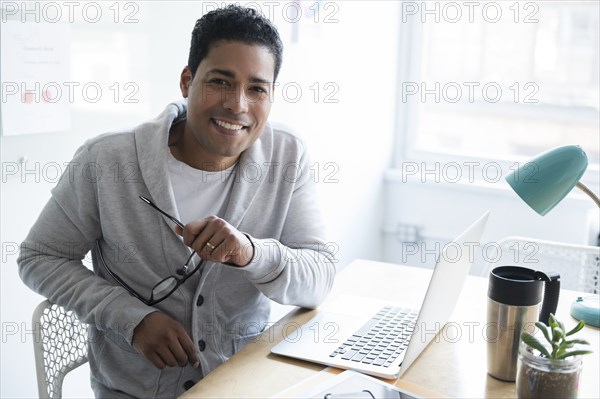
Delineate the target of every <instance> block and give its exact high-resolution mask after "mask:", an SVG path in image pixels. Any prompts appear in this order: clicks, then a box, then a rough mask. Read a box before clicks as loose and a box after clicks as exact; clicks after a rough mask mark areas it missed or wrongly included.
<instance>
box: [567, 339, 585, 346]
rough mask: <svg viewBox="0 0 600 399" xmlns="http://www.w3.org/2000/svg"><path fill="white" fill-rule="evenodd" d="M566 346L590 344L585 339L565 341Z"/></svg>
mask: <svg viewBox="0 0 600 399" xmlns="http://www.w3.org/2000/svg"><path fill="white" fill-rule="evenodd" d="M565 344H567V345H589V344H590V343H589V342H588V341H586V340H585V339H572V340H570V341H565Z"/></svg>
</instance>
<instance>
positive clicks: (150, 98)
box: [0, 1, 398, 398]
mask: <svg viewBox="0 0 600 399" xmlns="http://www.w3.org/2000/svg"><path fill="white" fill-rule="evenodd" d="M206 3H207V2H205V5H206ZM208 3H210V2H208ZM215 3H217V4H221V2H214V3H212V4H215ZM18 4H20V3H17V5H18ZM57 4H59V5H60V4H62V3H60V2H59V3H57ZM102 4H103V7H108V6H110V5H111V4H112V2H108V3H102ZM135 4H137V5H138V6H139V10H138V11H137V13H136V15H135V16H136V17H137V19H138V20H139V22H137V23H134V24H128V25H125V24H114V23H113V22H112V21H111V20H110V19H103V20H101V21H100V23H97V24H89V23H86V22H85V21H81V19H79V20H78V21H77V22H76V23H72V24H69V25H70V29H71V46H70V51H71V75H70V76H71V80H72V81H78V82H82V84H83V83H85V82H90V81H93V82H99V83H100V84H101V86H102V87H104V88H105V90H107V88H108V87H109V86H110V85H111V84H112V83H113V82H119V83H120V84H121V85H123V84H125V83H126V82H134V83H135V84H136V85H138V87H139V94H138V95H137V98H138V99H139V100H140V102H139V103H138V104H125V103H123V102H122V101H121V102H117V103H114V101H101V102H100V103H98V104H90V103H86V102H74V103H73V104H72V105H71V116H72V124H71V125H72V128H71V129H70V130H69V131H62V132H55V133H44V134H31V135H25V136H10V137H9V136H3V137H1V147H2V148H1V157H2V187H1V188H2V190H1V219H0V220H1V223H2V224H1V242H2V267H1V269H0V273H1V275H0V280H1V294H0V295H1V299H0V306H1V319H2V342H1V345H2V346H1V349H2V350H1V352H2V356H1V365H0V373H1V374H0V386H1V388H0V397H3V398H4V397H11V398H19V397H22V398H31V397H35V396H36V395H37V390H36V385H35V377H34V366H33V365H34V362H33V351H32V336H31V333H30V331H31V322H30V315H31V312H32V310H33V308H34V307H35V305H36V304H37V303H39V302H40V301H41V299H42V298H41V297H39V296H38V295H36V294H34V293H33V292H31V291H30V290H29V289H28V288H26V287H25V286H24V285H23V284H22V282H21V281H20V279H19V277H18V275H17V267H16V259H17V256H18V252H17V248H18V245H19V243H20V242H21V241H22V240H23V238H24V237H25V236H26V234H27V232H28V230H29V228H30V226H31V225H32V224H33V222H34V221H35V219H36V217H37V215H38V214H39V212H40V210H41V209H42V207H43V206H44V204H45V203H46V201H47V200H48V198H49V191H50V189H51V188H52V187H53V186H54V184H55V183H56V179H57V177H56V176H55V172H56V170H57V168H56V165H59V166H60V165H63V164H64V163H65V162H68V161H69V160H70V159H71V157H72V155H73V153H74V151H75V150H76V148H77V147H78V146H79V145H80V144H81V143H82V142H83V141H84V140H85V139H86V138H88V137H92V136H94V135H97V134H100V133H103V132H105V131H109V130H113V129H118V128H122V127H127V126H132V125H135V124H137V123H139V122H141V121H143V120H145V119H148V118H151V117H154V116H155V115H156V114H157V113H158V112H160V110H162V108H163V107H164V105H165V104H166V103H168V102H169V101H172V100H174V99H178V98H179V97H180V94H179V90H178V79H179V73H180V71H181V69H182V67H183V66H184V65H185V63H186V61H187V52H188V47H189V36H190V33H191V29H192V27H193V23H194V21H195V20H196V18H198V17H200V15H201V14H202V11H203V10H202V3H201V2H166V1H164V2H135ZM286 4H287V3H285V2H283V3H281V7H282V8H279V9H277V8H276V9H275V14H274V19H275V22H276V23H277V24H278V25H281V27H280V29H281V32H282V35H284V41H285V42H286V50H285V54H284V57H285V58H284V65H283V69H282V72H281V75H280V79H279V80H280V86H279V87H280V88H283V87H284V86H285V85H286V84H288V87H289V88H293V86H296V87H298V86H299V87H301V89H302V96H301V97H300V98H299V99H298V101H297V102H295V101H296V98H295V95H294V94H293V92H291V91H290V92H288V93H287V99H286V98H285V96H283V93H281V91H280V92H279V95H278V96H276V100H275V104H274V108H273V111H272V119H274V120H277V121H280V122H284V123H286V124H287V125H290V126H292V127H293V128H295V129H296V130H297V131H298V132H299V133H300V134H301V135H302V136H304V138H305V139H306V141H307V143H308V146H309V149H310V152H311V155H312V160H313V163H314V166H315V170H318V171H319V174H318V188H319V194H320V200H321V202H322V209H323V213H324V217H325V220H326V223H327V226H328V231H329V237H330V241H331V242H332V243H333V244H334V245H336V246H337V247H338V248H339V251H338V253H337V255H338V258H339V261H340V262H339V265H340V266H344V265H346V264H347V263H348V262H349V261H350V260H351V259H354V258H357V257H362V258H370V259H379V258H380V256H381V251H382V240H381V224H382V211H383V203H384V202H383V184H384V180H383V171H384V170H385V169H386V168H387V167H389V165H390V158H391V148H392V141H393V131H394V112H393V111H394V107H395V99H394V94H395V88H396V77H395V76H396V74H395V70H396V66H397V63H396V46H397V42H396V37H397V34H396V32H397V30H396V29H397V27H396V24H395V21H396V17H397V15H398V4H397V3H396V2H335V3H334V2H331V3H327V2H324V6H326V5H327V4H330V6H329V8H323V9H322V10H321V14H320V15H318V18H315V17H312V18H308V19H307V20H303V21H302V22H301V23H300V22H299V23H296V24H285V22H286V21H285V19H286V18H284V17H283V16H282V14H281V10H282V9H283V7H284V6H285V5H286ZM334 6H335V7H334ZM122 11H123V10H122ZM129 11H131V10H129ZM265 11H268V9H265ZM104 12H105V13H106V14H105V15H107V16H111V18H112V16H113V14H111V13H110V12H111V11H109V10H107V9H106V8H105V9H104ZM122 17H123V14H121V18H122ZM326 17H329V22H330V23H325V19H326ZM288 19H289V18H288ZM315 19H317V21H316V22H315ZM336 20H337V21H336ZM363 20H371V21H377V22H378V23H377V24H374V25H372V26H370V27H369V28H368V29H367V28H363V25H362V24H361V21H363ZM293 29H297V32H296V33H297V34H298V38H299V40H298V41H297V42H293V41H292V34H293ZM5 56H6V55H5V54H4V52H3V53H2V57H5ZM315 83H317V84H318V87H319V89H320V93H319V96H317V98H316V101H315V91H316V87H317V86H314V84H315ZM328 83H330V84H333V86H331V85H330V86H327V87H326V86H325V85H326V84H328ZM311 87H312V89H311ZM334 89H337V90H338V91H337V92H335V94H334ZM107 92H108V90H107ZM326 95H331V96H330V97H329V100H337V101H338V102H337V103H326V102H325V100H326ZM103 100H104V99H103ZM31 117H35V116H34V115H31ZM22 158H26V159H27V162H26V164H25V168H23V167H22V165H21V164H20V163H19V161H20V160H21V159H22ZM15 167H16V172H15V173H13V169H14V168H15ZM36 168H37V169H36ZM26 170H27V171H31V172H25V171H26ZM326 178H328V179H326ZM326 181H328V182H326ZM76 376H77V377H75V378H72V379H71V381H69V383H71V382H74V383H76V384H75V385H76V386H75V387H74V388H73V389H72V390H68V391H66V392H65V393H66V396H71V397H77V396H79V397H81V396H89V389H88V388H87V385H88V384H87V376H86V375H85V370H83V371H82V372H81V373H78V374H76ZM73 380H74V381H73Z"/></svg>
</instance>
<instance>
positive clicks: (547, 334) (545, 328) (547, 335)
mask: <svg viewBox="0 0 600 399" xmlns="http://www.w3.org/2000/svg"><path fill="white" fill-rule="evenodd" d="M535 326H536V327H537V328H538V329H539V330H540V331H541V332H542V334H544V337H545V338H546V341H548V342H552V338H551V337H550V331H549V330H548V326H546V325H545V324H544V323H542V322H539V321H538V322H536V323H535Z"/></svg>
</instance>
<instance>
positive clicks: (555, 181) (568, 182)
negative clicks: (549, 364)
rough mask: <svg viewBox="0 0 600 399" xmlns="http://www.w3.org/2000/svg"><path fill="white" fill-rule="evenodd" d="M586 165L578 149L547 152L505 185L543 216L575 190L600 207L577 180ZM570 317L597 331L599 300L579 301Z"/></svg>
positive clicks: (575, 147) (594, 196)
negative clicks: (593, 327)
mask: <svg viewBox="0 0 600 399" xmlns="http://www.w3.org/2000/svg"><path fill="white" fill-rule="evenodd" d="M587 165H588V159H587V156H586V155H585V152H583V150H582V149H581V147H579V146H577V145H567V146H562V147H557V148H554V149H552V150H550V151H546V152H544V153H542V154H540V155H538V156H537V157H535V158H534V159H533V160H531V161H529V162H527V163H526V164H524V165H523V166H521V167H519V168H518V169H516V170H514V171H512V172H511V173H510V174H509V175H508V176H507V177H506V181H507V182H508V184H509V185H510V186H511V187H512V189H513V190H514V191H515V192H516V193H517V194H518V195H519V197H521V199H522V200H523V201H525V203H527V205H529V206H530V207H531V208H532V209H533V210H534V211H536V212H537V213H538V214H540V215H542V216H544V215H545V214H547V213H548V212H550V210H552V208H554V207H555V206H556V205H558V203H559V202H560V201H562V199H563V198H565V197H566V196H567V194H568V193H569V192H570V191H571V190H572V189H573V187H577V188H579V189H581V190H582V191H583V192H584V193H586V194H587V195H588V196H589V197H590V198H592V200H593V201H594V202H595V203H596V205H598V207H600V199H599V198H598V196H596V195H595V194H594V193H593V192H592V191H591V190H590V189H589V188H587V187H586V186H585V185H584V184H583V183H581V182H580V181H579V180H580V179H581V177H582V176H583V173H584V172H585V170H586V168H587ZM571 316H573V317H574V318H575V319H577V320H583V321H585V323H586V324H589V325H592V326H596V327H600V297H599V296H598V295H595V296H589V297H586V298H578V299H577V301H575V302H574V303H573V304H572V305H571Z"/></svg>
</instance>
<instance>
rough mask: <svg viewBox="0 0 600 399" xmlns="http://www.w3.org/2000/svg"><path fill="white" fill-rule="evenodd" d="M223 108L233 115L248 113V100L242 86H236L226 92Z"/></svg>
mask: <svg viewBox="0 0 600 399" xmlns="http://www.w3.org/2000/svg"><path fill="white" fill-rule="evenodd" d="M223 107H224V108H225V109H227V110H228V111H230V112H232V113H235V114H243V113H245V112H248V99H247V98H246V94H245V93H244V88H243V85H241V84H236V85H235V86H234V88H233V89H232V90H227V92H226V93H225V101H224V102H223Z"/></svg>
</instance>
